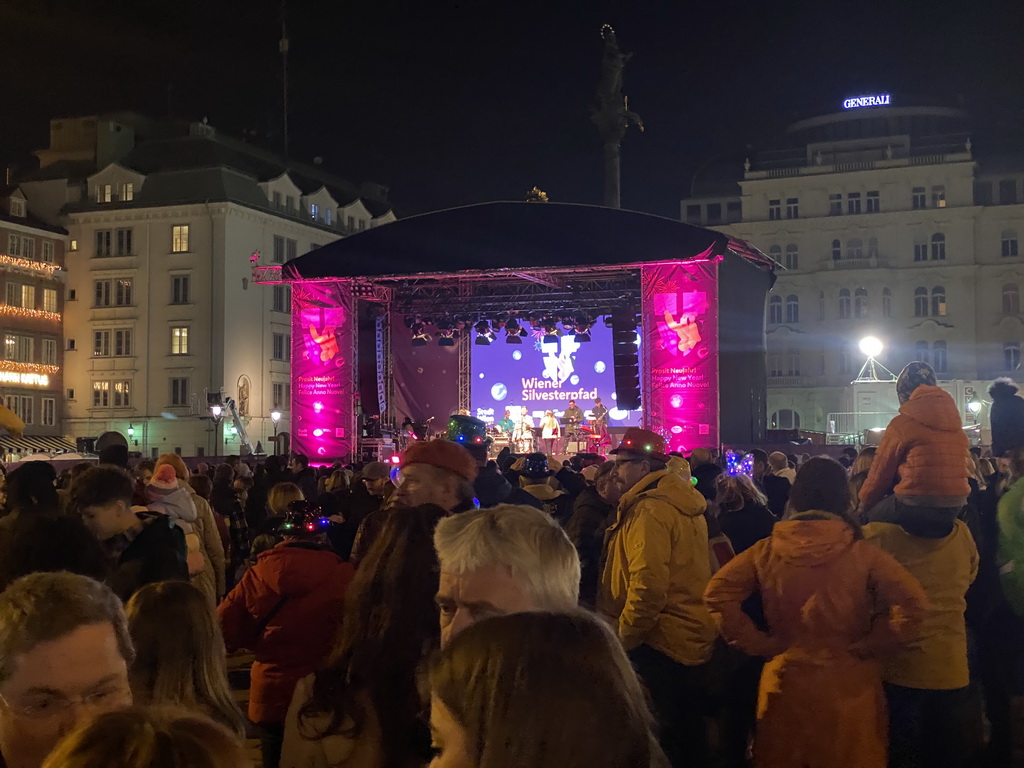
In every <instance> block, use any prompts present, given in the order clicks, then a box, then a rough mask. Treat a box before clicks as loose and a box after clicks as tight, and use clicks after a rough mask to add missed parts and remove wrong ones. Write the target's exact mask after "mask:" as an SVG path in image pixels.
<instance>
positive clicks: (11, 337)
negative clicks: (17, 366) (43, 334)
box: [4, 333, 36, 363]
mask: <svg viewBox="0 0 1024 768" xmlns="http://www.w3.org/2000/svg"><path fill="white" fill-rule="evenodd" d="M35 351H36V350H35V339H33V338H32V337H31V336H23V335H21V334H19V333H5V334H4V359H5V360H14V361H15V362H17V363H34V362H35Z"/></svg>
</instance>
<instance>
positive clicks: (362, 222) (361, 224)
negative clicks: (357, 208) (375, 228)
mask: <svg viewBox="0 0 1024 768" xmlns="http://www.w3.org/2000/svg"><path fill="white" fill-rule="evenodd" d="M364 229H366V219H360V220H359V231H360V232H362V231H363V230H364Z"/></svg>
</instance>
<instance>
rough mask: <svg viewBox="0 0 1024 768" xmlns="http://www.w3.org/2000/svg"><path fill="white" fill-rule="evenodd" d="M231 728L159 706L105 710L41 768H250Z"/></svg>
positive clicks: (68, 737)
mask: <svg viewBox="0 0 1024 768" xmlns="http://www.w3.org/2000/svg"><path fill="white" fill-rule="evenodd" d="M251 765H252V764H251V763H250V762H249V758H248V757H247V756H246V753H245V748H244V746H243V745H242V744H241V742H240V741H239V740H238V738H237V737H235V736H234V734H232V733H231V732H230V731H229V730H227V729H226V728H224V727H223V726H222V725H220V724H218V723H216V722H214V721H212V720H210V719H208V718H205V717H202V716H200V715H195V714H190V713H188V712H182V711H181V710H176V709H166V708H159V707H131V708H129V709H122V710H118V711H115V712H107V713H105V714H102V715H100V716H99V717H97V718H95V719H94V720H92V721H89V722H88V723H86V724H85V725H83V726H81V727H80V728H79V729H78V730H76V731H74V732H72V733H71V734H69V735H68V736H67V738H65V739H64V740H63V741H61V742H60V744H59V745H58V747H57V748H56V749H55V750H54V752H53V754H52V755H50V757H48V758H47V759H46V762H45V763H44V764H43V768H251Z"/></svg>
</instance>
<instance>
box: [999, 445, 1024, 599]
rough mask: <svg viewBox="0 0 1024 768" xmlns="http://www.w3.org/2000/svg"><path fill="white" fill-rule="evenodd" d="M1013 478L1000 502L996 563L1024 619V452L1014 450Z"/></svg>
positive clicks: (1005, 588)
mask: <svg viewBox="0 0 1024 768" xmlns="http://www.w3.org/2000/svg"><path fill="white" fill-rule="evenodd" d="M1011 477H1012V478H1013V482H1012V484H1011V485H1010V487H1009V489H1008V490H1007V491H1006V493H1004V494H1003V495H1002V497H1000V498H999V501H998V513H997V520H998V524H999V528H998V542H999V544H998V552H997V554H996V558H997V559H996V563H997V565H998V566H999V575H1000V581H1001V582H1002V585H1003V592H1004V593H1005V594H1006V597H1007V599H1008V600H1009V601H1010V606H1011V607H1012V608H1013V611H1014V613H1015V614H1016V615H1017V616H1019V617H1021V618H1024V451H1014V452H1013V459H1012V461H1011Z"/></svg>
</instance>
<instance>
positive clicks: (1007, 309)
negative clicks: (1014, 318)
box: [1003, 283, 1020, 315]
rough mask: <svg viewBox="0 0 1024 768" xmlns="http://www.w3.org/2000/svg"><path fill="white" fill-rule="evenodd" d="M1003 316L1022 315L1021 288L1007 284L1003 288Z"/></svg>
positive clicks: (1014, 284)
mask: <svg viewBox="0 0 1024 768" xmlns="http://www.w3.org/2000/svg"><path fill="white" fill-rule="evenodd" d="M1003 314H1006V315H1019V314H1020V286H1018V285H1017V284H1016V283H1007V284H1006V285H1004V286H1003Z"/></svg>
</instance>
